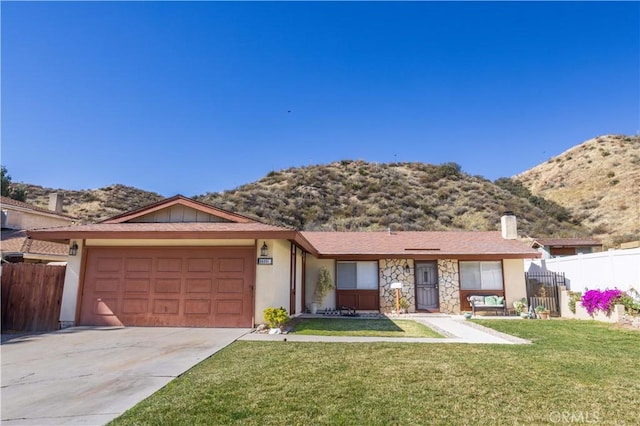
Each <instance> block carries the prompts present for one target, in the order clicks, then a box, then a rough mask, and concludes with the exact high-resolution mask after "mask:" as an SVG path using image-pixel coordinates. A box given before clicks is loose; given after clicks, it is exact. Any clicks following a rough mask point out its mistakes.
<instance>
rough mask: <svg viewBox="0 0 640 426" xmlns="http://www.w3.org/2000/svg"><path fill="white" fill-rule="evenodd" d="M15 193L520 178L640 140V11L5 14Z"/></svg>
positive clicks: (5, 157) (8, 148)
mask: <svg viewBox="0 0 640 426" xmlns="http://www.w3.org/2000/svg"><path fill="white" fill-rule="evenodd" d="M0 7H1V14H2V22H1V23H2V46H1V47H2V99H1V100H2V160H1V161H2V164H4V165H5V166H7V168H8V170H9V173H10V174H11V175H12V177H13V179H14V181H23V182H28V183H32V184H38V185H43V186H48V187H54V188H65V189H93V188H98V187H103V186H107V185H109V184H113V183H122V184H125V185H131V186H135V187H138V188H141V189H145V190H149V191H155V192H158V193H160V194H162V195H166V196H171V195H174V194H176V193H181V194H184V195H187V196H192V195H197V194H203V193H205V192H208V191H212V192H214V191H222V190H227V189H232V188H235V187H237V186H239V185H242V184H245V183H249V182H253V181H255V180H258V179H260V178H261V177H263V176H265V175H266V174H267V173H269V172H270V171H272V170H280V169H284V168H288V167H298V166H304V165H311V164H325V163H330V162H333V161H338V160H343V159H361V160H366V161H372V162H381V163H387V162H394V161H419V162H425V163H431V164H440V163H444V162H449V161H454V162H457V163H459V164H460V165H461V166H462V168H463V170H464V171H466V172H467V173H470V174H472V175H476V174H478V175H482V176H485V177H486V178H488V179H492V180H493V179H496V178H498V177H502V176H512V175H514V174H517V173H519V172H522V171H524V170H527V169H529V168H531V167H533V166H535V165H537V164H539V163H541V162H544V161H546V160H548V159H549V158H550V157H552V156H554V155H558V154H560V153H561V152H563V151H565V150H566V149H568V148H570V147H572V146H574V145H577V144H579V143H581V142H583V141H585V140H587V139H590V138H592V137H595V136H598V135H602V134H609V133H623V134H636V133H637V132H638V131H639V130H640V3H638V2H621V3H611V2H605V3H599V2H567V3H561V2H535V3H534V2H514V3H511V2H496V3H484V2H276V3H271V2H224V3H221V2H190V3H180V2H177V3H174V2H43V3H35V2H6V1H5V2H2V4H1V5H0Z"/></svg>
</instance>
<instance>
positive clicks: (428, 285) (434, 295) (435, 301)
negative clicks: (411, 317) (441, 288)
mask: <svg viewBox="0 0 640 426" xmlns="http://www.w3.org/2000/svg"><path fill="white" fill-rule="evenodd" d="M439 306H440V297H439V295H438V264H437V263H436V262H421V263H416V308H417V309H418V310H419V311H433V310H438V308H439Z"/></svg>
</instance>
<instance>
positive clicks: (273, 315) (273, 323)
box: [264, 307, 289, 328]
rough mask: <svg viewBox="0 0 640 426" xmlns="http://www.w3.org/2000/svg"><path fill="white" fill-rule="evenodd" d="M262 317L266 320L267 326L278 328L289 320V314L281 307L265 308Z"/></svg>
mask: <svg viewBox="0 0 640 426" xmlns="http://www.w3.org/2000/svg"><path fill="white" fill-rule="evenodd" d="M264 319H265V320H267V323H268V324H269V327H271V328H279V327H281V326H283V325H285V324H286V323H287V321H289V314H288V313H287V310H286V309H285V308H283V307H280V308H267V309H265V310H264Z"/></svg>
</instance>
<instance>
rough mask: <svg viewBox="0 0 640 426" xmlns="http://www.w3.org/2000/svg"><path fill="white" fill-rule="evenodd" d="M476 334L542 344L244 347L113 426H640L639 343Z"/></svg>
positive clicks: (558, 329)
mask: <svg viewBox="0 0 640 426" xmlns="http://www.w3.org/2000/svg"><path fill="white" fill-rule="evenodd" d="M477 322H478V323H479V324H482V325H486V326H490V327H492V328H495V329H496V330H499V331H503V332H506V333H511V334H514V335H517V336H519V337H523V338H526V339H530V340H531V341H533V344H531V345H468V344H466V345H465V344H431V343H424V344H422V343H418V344H416V343H346V344H341V343H293V342H283V341H279V342H248V341H246V342H245V341H240V342H236V343H234V344H232V345H230V346H228V347H227V348H225V349H223V350H222V351H220V352H218V353H217V354H216V355H214V356H212V357H211V358H209V359H207V360H205V361H204V362H202V363H200V364H199V365H198V366H196V367H194V368H193V369H191V370H190V371H188V372H187V373H185V374H184V375H183V376H181V377H179V378H177V379H176V380H173V381H172V382H171V383H170V384H169V385H167V386H166V387H165V388H164V389H162V390H161V391H159V392H157V393H156V394H155V395H153V396H152V397H150V398H148V399H147V400H145V401H143V402H142V403H140V404H138V405H137V406H136V407H134V408H133V409H131V410H130V411H128V412H127V413H125V414H124V415H123V416H121V417H120V418H118V419H116V420H115V421H114V422H113V424H114V425H146V424H149V425H165V424H169V425H198V424H201V425H205V424H206V425H208V424H242V425H268V424H278V425H283V424H284V425H307V424H313V425H334V424H338V425H340V424H343V425H351V424H353V425H400V424H402V425H405V424H406V425H410V424H430V425H450V424H451V425H518V424H533V425H544V424H548V425H557V424H595V423H597V424H600V425H623V424H627V425H631V424H637V422H638V417H637V416H638V414H637V408H638V406H639V405H640V333H639V332H637V331H628V330H621V329H616V328H614V327H612V326H610V325H606V324H602V323H596V322H590V321H581V322H580V321H562V320H552V321H515V320H514V321H500V320H493V321H491V320H478V321H477Z"/></svg>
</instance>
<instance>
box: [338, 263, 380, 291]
mask: <svg viewBox="0 0 640 426" xmlns="http://www.w3.org/2000/svg"><path fill="white" fill-rule="evenodd" d="M336 286H337V288H338V290H377V289H378V262H375V261H374V262H338V276H337V279H336Z"/></svg>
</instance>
